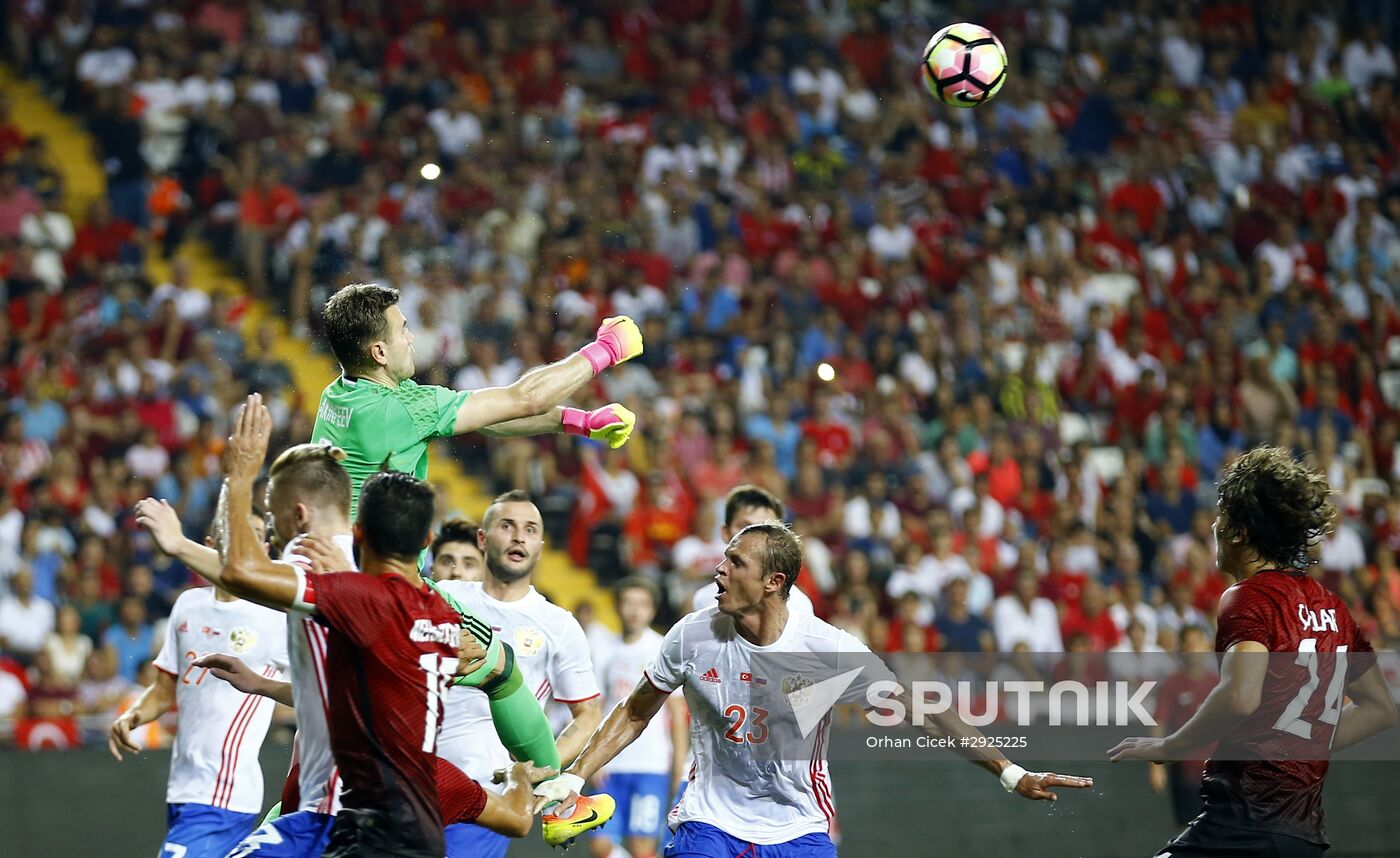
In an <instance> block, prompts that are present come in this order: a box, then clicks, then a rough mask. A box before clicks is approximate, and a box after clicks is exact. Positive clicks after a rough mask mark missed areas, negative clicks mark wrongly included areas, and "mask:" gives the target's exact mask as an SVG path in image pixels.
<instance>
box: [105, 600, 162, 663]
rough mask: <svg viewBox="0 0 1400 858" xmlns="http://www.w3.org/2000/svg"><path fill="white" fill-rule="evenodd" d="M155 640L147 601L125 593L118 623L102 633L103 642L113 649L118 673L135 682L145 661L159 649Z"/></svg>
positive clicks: (111, 651)
mask: <svg viewBox="0 0 1400 858" xmlns="http://www.w3.org/2000/svg"><path fill="white" fill-rule="evenodd" d="M155 643H156V641H155V631H154V630H153V629H152V627H151V624H150V622H149V621H148V620H147V617H146V605H145V603H144V601H143V600H142V599H141V598H139V597H137V596H126V597H123V598H122V600H121V602H120V603H118V607H117V624H116V625H114V626H112V627H111V628H109V629H107V631H106V632H105V633H104V634H103V635H102V646H103V648H104V649H106V650H107V651H108V652H110V653H111V656H112V659H113V660H114V664H115V669H116V671H117V674H118V675H120V676H121V677H122V678H123V679H125V680H127V681H128V682H135V681H136V674H137V673H138V672H140V670H141V665H142V663H143V662H145V661H147V660H148V659H150V658H151V656H152V655H153V654H154V653H155Z"/></svg>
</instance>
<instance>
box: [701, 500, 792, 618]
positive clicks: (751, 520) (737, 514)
mask: <svg viewBox="0 0 1400 858" xmlns="http://www.w3.org/2000/svg"><path fill="white" fill-rule="evenodd" d="M783 513H784V509H783V502H782V501H780V500H778V498H777V496H775V495H774V494H773V493H772V492H770V491H768V490H767V489H762V488H759V487H758V486H753V485H744V486H735V487H734V488H732V489H730V490H729V494H728V495H726V496H725V498H724V524H722V525H720V528H719V534H720V536H721V537H722V538H723V539H724V541H725V543H726V544H728V543H729V540H731V539H733V538H734V534H736V533H738V532H739V531H741V530H743V529H744V528H746V527H748V526H749V525H751V524H760V523H762V522H765V521H782V520H783ZM719 561H720V558H718V557H717V558H715V563H716V564H718V563H719ZM718 594H719V585H718V584H716V583H715V582H713V581H711V582H710V583H708V584H706V585H705V586H703V587H701V588H700V589H699V590H696V591H695V595H694V596H693V597H692V599H691V605H690V609H691V610H692V611H703V610H705V609H706V608H713V607H714V606H715V600H716V597H717V596H718ZM788 610H789V611H792V612H793V613H796V614H807V615H811V614H813V613H815V611H814V610H813V608H812V600H811V599H809V598H807V594H806V593H804V592H802V588H801V587H796V586H794V587H793V588H792V595H791V597H789V598H788Z"/></svg>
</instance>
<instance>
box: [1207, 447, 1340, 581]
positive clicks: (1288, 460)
mask: <svg viewBox="0 0 1400 858" xmlns="http://www.w3.org/2000/svg"><path fill="white" fill-rule="evenodd" d="M1219 497H1220V501H1219V503H1220V512H1221V513H1222V514H1223V515H1224V521H1223V522H1222V532H1221V534H1220V535H1221V537H1226V536H1239V537H1241V538H1243V540H1244V542H1245V543H1246V544H1247V545H1248V546H1249V547H1250V548H1251V549H1253V550H1254V552H1255V553H1257V554H1258V555H1259V557H1260V558H1261V559H1263V560H1265V561H1267V562H1270V563H1277V564H1279V565H1280V566H1286V567H1290V568H1302V567H1304V566H1306V565H1307V564H1308V549H1309V547H1310V546H1312V545H1313V544H1314V543H1315V542H1316V541H1317V539H1318V538H1319V537H1321V536H1322V535H1323V534H1324V533H1326V532H1327V531H1328V529H1329V528H1330V527H1331V524H1332V519H1333V517H1334V516H1335V515H1336V512H1337V508H1336V507H1335V506H1334V505H1333V503H1332V488H1331V486H1329V485H1328V484H1327V479H1326V478H1325V477H1323V476H1322V475H1321V474H1318V473H1316V472H1314V471H1311V470H1309V469H1307V468H1305V467H1304V466H1303V465H1301V464H1299V463H1298V462H1297V461H1295V460H1294V458H1293V456H1292V454H1291V453H1289V452H1288V451H1287V450H1285V449H1283V448H1281V447H1255V448H1254V449H1253V450H1250V451H1249V452H1247V453H1244V454H1242V455H1241V456H1239V457H1238V458H1236V459H1235V461H1233V462H1231V463H1230V464H1229V465H1228V466H1227V467H1226V468H1225V471H1224V473H1223V474H1222V475H1221V477H1220V495H1219Z"/></svg>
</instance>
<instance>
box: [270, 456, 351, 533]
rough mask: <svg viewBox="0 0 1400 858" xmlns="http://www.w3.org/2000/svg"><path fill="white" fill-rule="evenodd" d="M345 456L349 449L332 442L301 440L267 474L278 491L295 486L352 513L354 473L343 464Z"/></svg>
mask: <svg viewBox="0 0 1400 858" xmlns="http://www.w3.org/2000/svg"><path fill="white" fill-rule="evenodd" d="M344 459H345V451H344V450H342V449H340V448H339V447H336V446H333V445H331V444H327V443H319V444H297V445H296V446H295V447H288V448H287V449H285V450H283V451H282V453H281V455H279V456H278V457H277V458H276V459H274V460H273V462H272V467H271V468H269V469H268V471H267V478H268V480H269V481H271V482H272V486H273V490H274V491H275V492H276V493H278V494H281V493H282V492H283V491H287V490H288V489H291V490H294V491H295V492H296V493H297V495H298V496H300V497H312V498H314V499H315V500H316V502H317V503H318V505H325V506H334V508H335V509H338V510H340V511H341V512H343V513H345V514H346V515H349V514H350V473H349V472H348V471H346V470H345V468H344V467H343V466H342V465H341V464H340V463H341V462H342V461H343V460H344Z"/></svg>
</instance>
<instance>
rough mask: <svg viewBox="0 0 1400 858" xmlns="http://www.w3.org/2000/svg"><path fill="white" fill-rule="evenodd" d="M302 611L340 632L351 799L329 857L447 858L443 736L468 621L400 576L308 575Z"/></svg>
mask: <svg viewBox="0 0 1400 858" xmlns="http://www.w3.org/2000/svg"><path fill="white" fill-rule="evenodd" d="M302 601H303V602H305V603H306V604H308V605H312V606H314V607H315V610H316V617H317V620H318V621H320V622H321V623H323V624H324V625H325V626H327V627H328V628H329V630H330V634H329V636H328V648H327V654H326V684H327V686H328V689H329V701H328V708H329V710H330V723H329V727H330V739H331V750H332V752H333V753H334V754H335V762H336V765H337V766H338V767H339V768H340V775H341V779H342V782H343V784H344V792H343V794H342V799H341V802H342V807H343V810H342V811H341V813H340V814H338V815H337V818H336V827H335V829H334V830H333V833H332V836H331V847H330V852H328V853H327V854H331V853H335V854H341V853H339V852H336V849H337V848H339V849H340V850H341V852H343V853H344V854H366V852H374V851H375V850H380V851H393V852H394V854H406V855H407V854H418V853H420V852H421V853H423V854H436V855H441V854H443V851H444V848H445V847H444V844H443V835H442V828H443V821H442V812H441V810H440V808H439V803H438V783H437V779H438V771H437V766H438V763H437V734H438V726H439V725H440V724H441V723H442V708H443V698H444V696H445V694H446V691H447V684H448V681H449V680H450V679H451V678H452V676H453V674H455V673H456V670H457V653H458V646H459V643H458V641H459V635H460V628H459V624H460V623H461V617H459V616H458V615H457V612H456V611H454V610H452V609H451V608H449V607H448V606H447V603H446V602H445V601H443V600H442V598H441V597H440V596H438V595H437V594H436V593H434V592H433V591H432V590H431V589H429V588H428V587H427V585H423V586H422V587H420V588H415V587H414V586H413V585H412V584H410V583H409V582H408V581H407V580H405V579H404V578H403V577H401V576H399V575H392V574H391V575H364V574H345V573H340V574H329V575H311V574H308V575H307V576H306V588H305V594H304V595H303V597H302Z"/></svg>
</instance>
